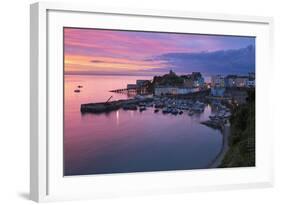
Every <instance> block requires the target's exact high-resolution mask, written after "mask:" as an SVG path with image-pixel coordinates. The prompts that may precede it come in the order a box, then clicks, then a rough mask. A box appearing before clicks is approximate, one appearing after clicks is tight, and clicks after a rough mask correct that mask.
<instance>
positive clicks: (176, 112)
mask: <svg viewBox="0 0 281 205" xmlns="http://www.w3.org/2000/svg"><path fill="white" fill-rule="evenodd" d="M171 113H172V114H173V115H177V114H178V113H179V111H178V110H177V109H173V110H172V111H171Z"/></svg>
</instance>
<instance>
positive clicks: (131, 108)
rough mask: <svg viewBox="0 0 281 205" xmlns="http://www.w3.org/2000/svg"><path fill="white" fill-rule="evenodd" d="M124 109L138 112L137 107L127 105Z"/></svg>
mask: <svg viewBox="0 0 281 205" xmlns="http://www.w3.org/2000/svg"><path fill="white" fill-rule="evenodd" d="M123 109H124V110H137V109H138V108H137V106H136V105H130V104H125V105H123Z"/></svg>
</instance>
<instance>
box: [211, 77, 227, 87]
mask: <svg viewBox="0 0 281 205" xmlns="http://www.w3.org/2000/svg"><path fill="white" fill-rule="evenodd" d="M211 84H212V87H224V86H225V84H224V77H223V76H221V75H214V76H212V77H211Z"/></svg>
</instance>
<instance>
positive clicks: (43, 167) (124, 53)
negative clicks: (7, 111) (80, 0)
mask: <svg viewBox="0 0 281 205" xmlns="http://www.w3.org/2000/svg"><path fill="white" fill-rule="evenodd" d="M272 22H273V21H272V19H271V18H268V17H251V16H235V15H220V14H202V13H192V12H183V11H181V12H175V11H153V10H133V9H116V8H114V9H111V8H96V7H95V6H94V5H75V4H70V5H68V4H57V3H36V4H33V5H31V41H30V43H31V152H30V153H31V154H30V160H31V173H30V174H31V182H30V197H31V199H32V200H35V201H51V200H68V199H81V198H98V197H112V196H129V195H138V194H151V193H155V194H157V193H175V192H187V191H202V190H220V189H229V188H250V187H266V186H271V185H272V182H273V174H272V172H273V166H272V153H271V152H272V144H273V139H272V135H271V128H270V127H271V126H270V119H271V114H272V113H270V111H268V110H267V109H266V108H267V107H269V106H270V99H269V92H268V90H269V89H270V86H271V84H270V76H271V75H272V74H271V69H272V64H271V62H272V53H271V52H272Z"/></svg>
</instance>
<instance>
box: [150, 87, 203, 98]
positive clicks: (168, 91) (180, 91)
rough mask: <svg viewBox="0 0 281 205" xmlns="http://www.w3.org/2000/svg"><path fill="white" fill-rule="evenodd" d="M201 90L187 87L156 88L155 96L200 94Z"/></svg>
mask: <svg viewBox="0 0 281 205" xmlns="http://www.w3.org/2000/svg"><path fill="white" fill-rule="evenodd" d="M198 91H199V88H186V87H166V86H163V87H156V88H155V89H154V94H155V95H157V96H161V95H185V94H189V93H194V92H198Z"/></svg>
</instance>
